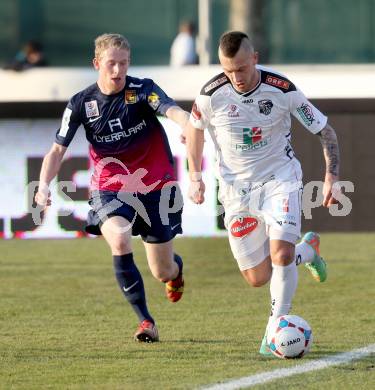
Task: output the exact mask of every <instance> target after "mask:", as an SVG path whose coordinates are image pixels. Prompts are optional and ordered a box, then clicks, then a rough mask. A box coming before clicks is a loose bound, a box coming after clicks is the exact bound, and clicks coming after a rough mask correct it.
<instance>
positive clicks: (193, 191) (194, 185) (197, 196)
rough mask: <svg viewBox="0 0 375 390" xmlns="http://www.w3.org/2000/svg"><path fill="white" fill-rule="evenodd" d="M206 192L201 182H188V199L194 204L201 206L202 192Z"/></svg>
mask: <svg viewBox="0 0 375 390" xmlns="http://www.w3.org/2000/svg"><path fill="white" fill-rule="evenodd" d="M205 190H206V186H205V184H204V182H203V180H197V181H190V185H189V192H188V195H189V198H190V199H191V200H192V201H193V202H194V203H195V204H202V203H203V202H204V192H205Z"/></svg>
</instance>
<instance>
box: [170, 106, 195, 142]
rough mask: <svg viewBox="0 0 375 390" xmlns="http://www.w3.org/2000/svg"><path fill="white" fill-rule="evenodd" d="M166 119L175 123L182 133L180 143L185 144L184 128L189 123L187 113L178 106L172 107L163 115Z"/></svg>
mask: <svg viewBox="0 0 375 390" xmlns="http://www.w3.org/2000/svg"><path fill="white" fill-rule="evenodd" d="M165 115H166V116H167V118H168V119H171V120H172V121H173V122H175V123H177V124H178V125H179V126H180V127H181V129H182V133H181V136H180V139H181V142H182V143H183V144H185V143H186V126H187V124H188V121H189V115H190V114H189V113H188V112H187V111H185V110H183V109H182V108H181V107H179V106H172V107H169V108H168V110H167V112H166V113H165Z"/></svg>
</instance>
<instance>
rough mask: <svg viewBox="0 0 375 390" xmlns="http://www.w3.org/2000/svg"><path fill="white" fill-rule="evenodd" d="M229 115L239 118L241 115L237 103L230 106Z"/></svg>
mask: <svg viewBox="0 0 375 390" xmlns="http://www.w3.org/2000/svg"><path fill="white" fill-rule="evenodd" d="M228 116H229V117H230V118H238V117H239V116H240V110H239V108H238V107H237V106H236V105H235V104H231V105H230V106H229V111H228Z"/></svg>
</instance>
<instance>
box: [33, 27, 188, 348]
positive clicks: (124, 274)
mask: <svg viewBox="0 0 375 390" xmlns="http://www.w3.org/2000/svg"><path fill="white" fill-rule="evenodd" d="M129 63H130V45H129V43H128V41H127V39H126V38H125V37H123V36H122V35H119V34H103V35H101V36H99V37H97V38H96V40H95V58H94V60H93V65H94V68H95V69H96V70H97V71H98V81H97V83H95V84H93V85H91V86H89V87H88V88H86V89H84V90H83V91H81V92H79V93H77V94H76V95H74V96H73V97H72V98H71V99H70V101H69V103H68V105H67V107H66V109H65V111H64V115H63V118H62V123H61V127H60V129H59V130H58V131H57V134H56V139H55V142H54V144H53V145H52V148H51V149H50V151H49V152H48V153H47V154H46V156H45V158H44V160H43V164H42V168H41V172H40V183H39V189H38V192H37V193H36V195H35V200H36V203H37V204H38V205H40V206H42V207H46V206H48V205H50V204H51V200H50V198H49V190H48V186H49V184H50V182H51V181H52V180H53V178H54V177H55V176H56V174H57V173H58V171H59V169H60V166H61V161H62V159H63V156H64V154H65V152H66V150H67V147H68V146H69V144H70V142H71V141H72V139H73V137H74V135H75V133H76V131H77V129H78V127H79V126H80V125H83V127H84V129H85V132H86V138H87V140H88V142H89V144H90V149H89V150H90V159H91V162H92V165H93V166H94V172H93V175H92V179H91V198H90V201H89V203H90V205H91V207H92V209H91V210H90V212H89V217H88V225H87V228H86V230H87V231H88V232H89V233H92V234H97V235H99V234H102V235H103V237H104V238H105V240H106V241H107V243H108V245H109V247H110V249H111V252H112V256H113V264H114V271H115V274H116V278H117V281H118V284H119V286H120V288H121V290H122V292H123V294H124V296H125V298H126V299H127V301H128V302H129V303H130V305H131V306H132V308H133V310H134V312H135V313H136V315H137V316H138V318H139V326H138V328H137V331H136V333H135V335H134V338H135V340H136V341H142V342H155V341H158V340H159V335H158V330H157V327H156V325H155V321H154V319H153V317H152V316H151V314H150V313H149V311H148V308H147V304H146V296H145V290H144V284H143V281H142V276H141V274H140V272H139V270H138V268H137V266H136V264H135V263H134V259H133V254H132V247H131V237H132V235H140V236H141V237H142V239H143V242H144V246H145V250H146V255H147V260H148V265H149V267H150V270H151V272H152V275H153V276H154V277H155V278H156V279H158V280H160V281H161V282H164V283H165V286H166V294H167V297H168V299H169V300H170V301H172V302H177V301H178V300H180V299H181V296H182V293H183V288H184V279H183V273H182V269H183V262H182V259H181V257H180V256H178V255H177V254H176V253H174V252H173V244H172V240H173V238H174V237H175V236H176V234H180V233H182V228H181V214H182V203H183V202H182V196H181V192H180V190H179V188H178V186H177V184H176V182H175V180H176V178H175V174H174V166H173V158H172V154H171V151H170V148H169V144H168V139H167V136H166V134H165V131H164V129H163V127H162V125H161V124H160V122H159V121H158V119H157V116H156V115H157V114H159V115H163V116H166V117H167V118H169V119H171V120H173V121H174V122H176V123H177V124H178V125H179V126H180V127H181V128H182V129H184V128H185V126H186V124H187V122H188V119H189V114H188V113H187V112H185V111H184V110H183V109H181V108H180V107H179V106H177V104H176V103H175V102H174V101H173V100H172V99H171V98H169V97H168V96H167V95H166V94H165V92H164V91H163V90H162V89H161V88H160V87H159V86H158V85H156V84H155V83H154V82H153V81H152V80H151V79H138V78H134V77H131V76H128V75H127V71H128V67H129Z"/></svg>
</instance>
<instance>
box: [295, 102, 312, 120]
mask: <svg viewBox="0 0 375 390" xmlns="http://www.w3.org/2000/svg"><path fill="white" fill-rule="evenodd" d="M297 112H298V114H299V116H300V117H301V118H302V120H303V121H304V122H305V124H306V125H307V126H311V125H312V124H313V122H314V121H315V118H314V113H313V110H312V108H311V107H310V106H309V105H308V104H306V103H302V104H301V105H300V106H299V107H297Z"/></svg>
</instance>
